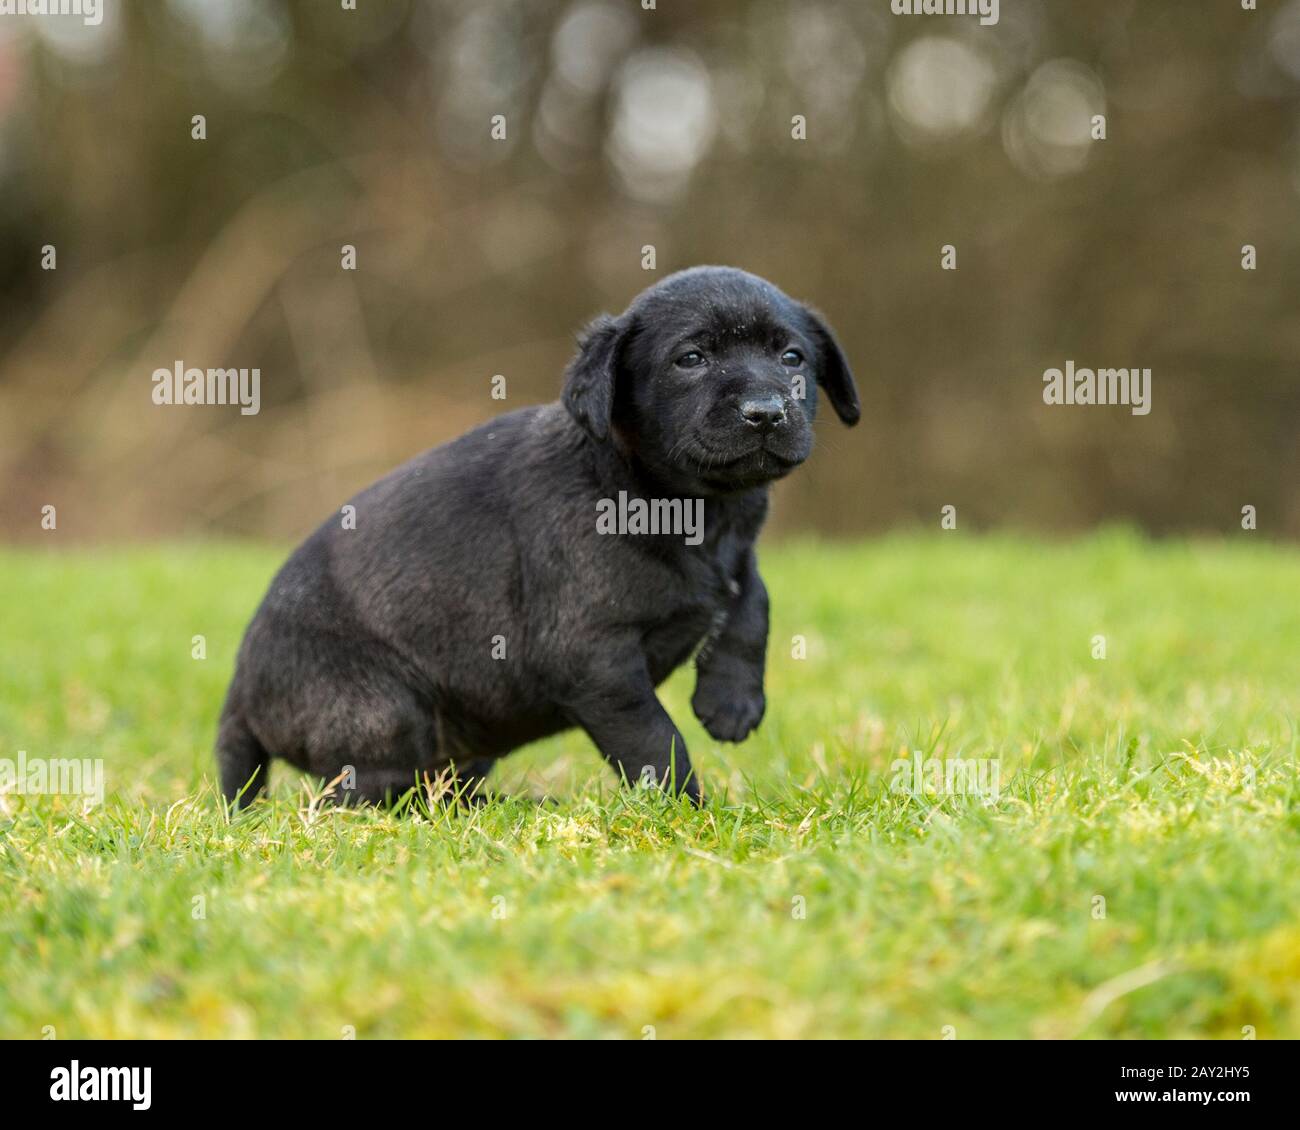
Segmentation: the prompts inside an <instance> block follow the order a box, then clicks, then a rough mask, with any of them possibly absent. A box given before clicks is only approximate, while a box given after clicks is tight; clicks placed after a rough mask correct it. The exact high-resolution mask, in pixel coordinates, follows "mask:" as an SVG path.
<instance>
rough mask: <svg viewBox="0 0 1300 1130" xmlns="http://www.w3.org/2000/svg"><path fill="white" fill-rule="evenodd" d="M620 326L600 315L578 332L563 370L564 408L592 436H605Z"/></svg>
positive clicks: (620, 334) (611, 412)
mask: <svg viewBox="0 0 1300 1130" xmlns="http://www.w3.org/2000/svg"><path fill="white" fill-rule="evenodd" d="M622 336H623V331H622V327H621V326H620V325H619V323H618V322H617V320H615V319H614V318H611V317H610V316H609V315H608V314H602V315H601V316H600V317H599V318H597V319H596V320H595V321H593V322H592V323H591V324H590V325H589V326H587V328H586V329H585V330H583V331H582V333H581V334H579V335H578V353H577V356H575V357H574V359H573V360H572V361H570V362H569V367H568V369H567V370H566V372H565V378H564V391H563V392H562V393H561V394H560V400H561V401H562V402H563V404H564V407H565V408H567V409H568V410H569V415H570V416H572V417H573V418H574V419H575V420H577V422H578V423H579V424H580V425H581V426H582V428H583V430H584V431H586V432H587V434H588V435H590V436H591V437H592V438H593V439H598V440H604V439H607V438H608V436H609V422H610V417H611V415H612V414H613V411H614V370H615V369H616V368H617V367H618V346H619V341H620V339H621V338H622Z"/></svg>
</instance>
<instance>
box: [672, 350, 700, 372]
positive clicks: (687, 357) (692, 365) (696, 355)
mask: <svg viewBox="0 0 1300 1130" xmlns="http://www.w3.org/2000/svg"><path fill="white" fill-rule="evenodd" d="M673 364H675V365H677V366H678V367H679V368H682V369H698V368H699V367H700V366H701V365H703V364H704V354H703V353H700V352H698V351H697V350H694V349H692V350H691V351H690V352H689V353H683V354H682V355H681V356H680V357H678V358H677V360H676V361H674V362H673Z"/></svg>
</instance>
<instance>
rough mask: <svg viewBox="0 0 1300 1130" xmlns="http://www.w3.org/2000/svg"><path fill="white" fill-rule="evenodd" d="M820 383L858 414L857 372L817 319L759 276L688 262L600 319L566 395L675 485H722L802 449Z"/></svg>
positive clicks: (808, 443) (851, 420)
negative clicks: (686, 267)
mask: <svg viewBox="0 0 1300 1130" xmlns="http://www.w3.org/2000/svg"><path fill="white" fill-rule="evenodd" d="M819 386H820V388H821V389H822V391H824V392H825V393H826V396H827V398H828V399H829V400H830V402H831V406H832V407H833V408H834V409H835V412H836V413H837V415H838V416H839V418H840V419H841V420H843V421H844V423H845V424H849V425H852V424H856V423H857V422H858V417H859V415H860V409H859V407H858V393H857V388H856V387H855V386H854V383H853V374H852V373H851V372H850V371H849V366H848V363H847V362H846V361H845V360H844V355H843V354H842V353H841V352H840V347H839V345H838V344H837V343H836V341H835V338H834V335H833V334H832V333H831V331H830V329H829V328H828V327H827V325H826V323H825V322H823V321H822V319H821V318H820V316H818V315H817V314H816V313H814V312H813V311H812V310H810V309H808V308H807V307H806V306H802V305H800V304H799V303H797V302H795V301H794V300H792V299H790V298H788V297H787V296H786V295H784V294H782V293H781V291H779V290H778V289H777V288H776V287H774V286H773V285H772V284H771V283H769V282H767V281H766V280H764V279H760V278H758V277H757V276H755V275H750V274H747V273H746V272H744V271H739V270H736V269H734V268H731V267H695V268H692V269H691V270H689V271H681V272H679V273H678V274H675V275H670V276H669V277H668V278H666V279H664V280H663V281H662V282H660V283H657V284H656V285H655V286H652V287H650V288H649V289H648V290H645V291H643V292H642V293H641V294H640V295H638V296H637V298H636V299H635V300H634V301H633V302H632V305H631V306H629V307H628V308H627V310H626V311H625V312H624V313H623V314H622V315H620V316H619V317H617V318H611V317H609V316H607V315H606V316H602V317H600V318H597V319H596V321H595V322H593V323H592V324H591V325H590V326H589V327H588V328H587V331H586V333H585V334H584V335H583V337H582V338H581V340H580V343H579V351H578V355H577V356H576V357H575V358H574V360H573V362H572V363H571V364H570V366H569V371H568V376H567V380H566V382H565V386H564V394H563V397H562V399H563V401H564V404H565V407H566V408H568V410H569V412H570V413H571V414H572V415H573V417H574V419H575V420H577V422H578V423H579V424H581V425H582V427H583V428H584V429H585V430H586V431H587V432H588V433H590V434H591V435H592V436H593V437H594V438H595V439H597V440H600V441H602V442H603V441H605V440H607V439H609V438H610V437H611V435H612V436H613V438H614V439H615V440H616V441H617V442H618V443H620V444H621V445H622V446H623V447H624V448H625V449H627V450H628V451H630V452H632V453H633V454H635V455H636V457H637V458H638V459H639V460H640V461H641V462H642V463H643V464H644V465H645V466H646V467H647V468H648V469H649V470H651V471H652V472H653V473H655V474H656V475H658V476H659V477H660V478H661V479H663V480H664V481H665V482H667V483H669V484H670V485H671V486H673V487H674V488H676V489H677V490H679V491H682V492H683V493H699V494H721V493H729V492H732V491H739V490H748V489H750V488H753V487H756V486H762V485H763V484H765V483H769V482H771V481H772V480H774V479H779V478H781V477H782V476H783V475H786V474H788V473H789V472H790V471H792V470H793V469H794V468H795V467H797V466H798V465H799V464H800V463H802V462H803V461H804V460H805V459H807V458H808V455H809V453H810V452H811V451H812V420H813V416H814V415H815V414H816V411H817V390H818V387H819Z"/></svg>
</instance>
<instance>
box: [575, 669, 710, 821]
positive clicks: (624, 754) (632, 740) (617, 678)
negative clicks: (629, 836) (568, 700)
mask: <svg viewBox="0 0 1300 1130" xmlns="http://www.w3.org/2000/svg"><path fill="white" fill-rule="evenodd" d="M570 709H571V712H572V713H573V714H574V716H575V717H576V718H577V720H578V723H579V724H580V725H581V726H582V728H583V729H584V730H586V731H587V733H588V735H590V737H591V740H592V741H593V742H595V743H596V748H597V749H599V750H600V753H601V756H602V757H604V758H605V760H606V761H608V762H609V763H610V765H612V766H613V767H614V769H615V770H617V772H618V773H619V775H620V776H621V777H622V778H623V780H625V781H626V782H627V783H628V784H631V785H636V784H638V783H642V782H645V783H651V782H653V783H654V784H657V785H659V787H660V788H663V789H667V790H669V791H673V792H676V793H679V794H684V795H685V796H687V797H689V798H690V799H691V800H692V801H693V802H694V803H696V804H699V803H700V795H701V794H700V783H699V781H698V780H697V779H696V778H695V774H694V770H693V769H692V768H691V760H690V757H689V755H688V754H687V752H686V742H685V741H684V740H683V738H682V734H681V731H680V730H679V729H678V728H677V727H676V726H675V725H674V724H673V720H672V719H671V718H670V717H668V712H667V711H666V710H665V709H664V708H663V706H662V705H660V703H659V699H658V698H656V697H655V689H654V684H653V683H652V682H651V681H650V675H649V673H648V672H647V671H646V669H645V662H644V659H640V658H638V660H637V661H631V660H629V661H628V662H626V663H622V664H620V663H613V664H610V665H609V666H608V667H606V668H604V669H603V670H602V671H601V672H600V673H599V675H593V676H592V679H591V680H590V681H588V682H587V683H586V684H584V687H583V691H582V695H581V698H580V700H579V701H578V702H575V703H574V704H572V706H571V708H570Z"/></svg>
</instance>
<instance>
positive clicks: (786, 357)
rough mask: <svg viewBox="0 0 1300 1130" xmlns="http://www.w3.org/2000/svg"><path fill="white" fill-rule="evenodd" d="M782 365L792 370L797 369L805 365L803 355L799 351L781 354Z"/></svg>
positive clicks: (788, 351)
mask: <svg viewBox="0 0 1300 1130" xmlns="http://www.w3.org/2000/svg"><path fill="white" fill-rule="evenodd" d="M781 364H782V365H789V366H790V368H792V369H797V368H798V367H799V366H800V365H802V364H803V354H802V353H800V352H799V351H798V350H797V349H787V350H786V351H785V352H784V353H782V354H781Z"/></svg>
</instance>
